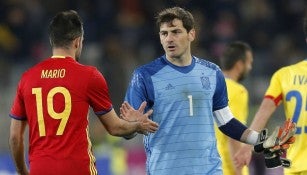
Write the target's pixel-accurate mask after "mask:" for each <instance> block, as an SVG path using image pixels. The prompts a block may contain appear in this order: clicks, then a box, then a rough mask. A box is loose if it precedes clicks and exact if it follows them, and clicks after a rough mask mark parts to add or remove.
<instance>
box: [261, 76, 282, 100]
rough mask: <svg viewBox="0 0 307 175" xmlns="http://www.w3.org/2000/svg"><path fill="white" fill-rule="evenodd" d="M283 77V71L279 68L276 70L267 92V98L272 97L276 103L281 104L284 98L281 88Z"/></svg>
mask: <svg viewBox="0 0 307 175" xmlns="http://www.w3.org/2000/svg"><path fill="white" fill-rule="evenodd" d="M281 77H282V71H281V70H279V71H277V72H275V73H274V74H273V76H272V78H271V81H270V85H269V87H268V89H267V90H266V92H265V96H264V97H265V98H270V99H272V100H273V101H274V103H275V104H276V106H277V105H279V104H280V103H281V100H282V89H281V82H280V80H281Z"/></svg>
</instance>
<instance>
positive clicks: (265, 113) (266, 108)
mask: <svg viewBox="0 0 307 175" xmlns="http://www.w3.org/2000/svg"><path fill="white" fill-rule="evenodd" d="M276 108H277V106H276V104H275V102H274V101H273V100H272V99H271V98H264V99H263V100H262V102H261V105H260V107H259V109H258V111H257V112H256V114H255V117H254V119H253V121H252V124H251V126H250V128H251V129H253V130H255V131H258V132H259V131H261V130H262V129H263V128H264V127H265V126H266V124H267V122H268V120H269V119H270V117H271V116H272V114H273V112H274V111H275V110H276ZM252 150H253V147H252V146H250V145H243V146H242V147H241V148H240V149H239V150H238V152H237V153H236V154H235V156H234V160H235V165H236V166H242V165H248V164H249V162H250V159H251V152H252ZM242 155H244V156H242Z"/></svg>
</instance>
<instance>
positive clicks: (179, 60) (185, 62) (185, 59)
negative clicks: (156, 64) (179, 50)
mask: <svg viewBox="0 0 307 175" xmlns="http://www.w3.org/2000/svg"><path fill="white" fill-rule="evenodd" d="M166 59H167V60H168V61H169V62H171V63H172V64H174V65H176V66H189V65H191V63H192V55H191V54H189V55H182V56H181V57H169V56H167V55H166Z"/></svg>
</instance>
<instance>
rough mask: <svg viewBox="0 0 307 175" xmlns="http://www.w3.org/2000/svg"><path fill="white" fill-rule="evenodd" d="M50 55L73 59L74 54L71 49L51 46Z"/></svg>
mask: <svg viewBox="0 0 307 175" xmlns="http://www.w3.org/2000/svg"><path fill="white" fill-rule="evenodd" d="M52 55H56V56H68V57H71V58H73V59H75V57H76V54H75V53H74V51H72V50H71V49H64V48H53V50H52Z"/></svg>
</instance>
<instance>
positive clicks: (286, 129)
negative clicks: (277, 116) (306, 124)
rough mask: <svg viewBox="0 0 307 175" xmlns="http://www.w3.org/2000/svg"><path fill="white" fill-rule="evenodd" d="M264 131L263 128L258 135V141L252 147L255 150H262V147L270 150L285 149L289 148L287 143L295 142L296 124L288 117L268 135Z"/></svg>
mask: <svg viewBox="0 0 307 175" xmlns="http://www.w3.org/2000/svg"><path fill="white" fill-rule="evenodd" d="M266 131H267V130H263V131H262V134H260V136H259V142H260V143H259V144H257V145H255V147H254V149H255V151H256V152H262V151H263V150H264V149H269V150H270V151H271V152H274V151H277V150H280V149H284V150H285V149H288V148H289V146H290V145H289V144H292V143H294V142H295V138H294V134H295V132H296V125H295V123H294V122H292V121H291V120H290V119H288V120H286V121H285V123H284V125H283V126H282V127H276V128H275V130H274V132H273V133H272V134H271V135H270V136H269V137H267V133H266Z"/></svg>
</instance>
